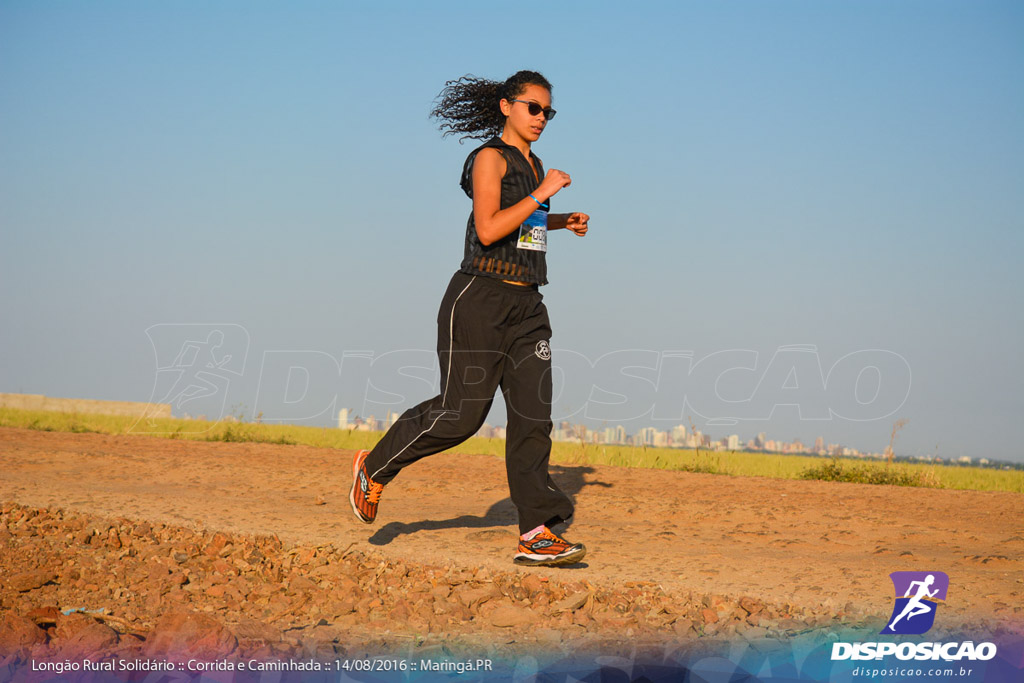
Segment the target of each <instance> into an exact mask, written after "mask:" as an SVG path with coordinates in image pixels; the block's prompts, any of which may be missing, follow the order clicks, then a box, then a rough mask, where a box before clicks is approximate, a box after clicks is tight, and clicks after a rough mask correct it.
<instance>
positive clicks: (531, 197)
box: [530, 194, 544, 206]
mask: <svg viewBox="0 0 1024 683" xmlns="http://www.w3.org/2000/svg"><path fill="white" fill-rule="evenodd" d="M530 199H532V200H533V201H535V202H537V206H544V205H543V204H541V203H540V200H539V199H537V198H536V197H534V196H533V194H530Z"/></svg>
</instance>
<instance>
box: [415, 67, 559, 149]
mask: <svg viewBox="0 0 1024 683" xmlns="http://www.w3.org/2000/svg"><path fill="white" fill-rule="evenodd" d="M528 85H539V86H541V87H544V88H547V90H548V92H551V84H550V83H549V82H548V79H546V78H544V76H542V75H541V74H539V73H537V72H536V71H517V72H516V73H514V74H512V75H511V76H509V77H508V80H506V81H505V82H500V81H489V80H487V79H486V78H477V77H476V76H473V75H471V74H467V75H465V76H463V77H462V78H459V79H457V80H454V81H448V82H446V83H445V84H444V89H443V90H442V91H441V92H440V93H439V94H438V96H437V99H436V100H435V104H434V108H433V109H432V110H431V111H430V116H431V118H435V119H439V120H440V121H441V124H440V125H439V126H438V129H439V130H440V131H441V133H442V137H447V136H449V135H454V134H459V133H462V137H460V138H459V142H460V143H461V142H462V141H463V140H465V139H466V138H479V139H486V138H491V137H494V136H496V135H501V131H502V129H504V127H505V115H504V114H502V113H501V109H500V108H498V102H500V101H501V100H503V99H505V100H512V99H515V98H516V97H519V96H520V95H522V94H523V91H524V90H526V86H528Z"/></svg>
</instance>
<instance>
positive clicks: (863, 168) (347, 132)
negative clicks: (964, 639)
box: [0, 1, 1024, 461]
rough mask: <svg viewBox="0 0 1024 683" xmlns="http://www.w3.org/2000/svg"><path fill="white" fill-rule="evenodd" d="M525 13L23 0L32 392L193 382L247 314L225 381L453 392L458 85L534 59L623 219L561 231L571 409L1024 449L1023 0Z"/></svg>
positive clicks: (300, 398) (582, 166) (22, 154)
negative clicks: (185, 369) (680, 356)
mask: <svg viewBox="0 0 1024 683" xmlns="http://www.w3.org/2000/svg"><path fill="white" fill-rule="evenodd" d="M521 11H522V13H523V16H522V17H521V18H516V17H514V16H513V14H514V10H513V9H512V8H509V7H508V6H505V5H501V6H498V5H495V6H493V7H491V6H487V5H479V4H477V3H431V4H429V5H427V4H424V5H416V6H411V7H406V6H405V5H404V4H397V3H369V2H367V3H327V2H323V3H320V2H296V3H289V4H288V5H284V4H276V3H275V4H272V3H259V2H257V3H251V2H247V3H242V2H217V3H198V2H177V3H129V2H123V3H122V2H97V3H87V4H85V3H47V4H43V3H34V2H9V1H7V2H0V122H2V125H0V230H2V233H3V241H4V248H3V250H2V251H0V284H2V286H3V288H4V291H5V292H6V293H7V296H4V297H2V298H0V319H2V320H3V321H4V323H3V325H2V326H0V348H3V350H4V352H5V353H4V357H5V361H4V362H3V363H2V364H0V391H14V392H26V393H43V394H47V395H51V396H71V397H93V398H103V399H119V400H149V399H151V398H155V399H157V400H159V399H160V398H162V396H156V394H159V393H162V392H163V385H162V384H161V382H162V381H164V379H166V375H167V373H166V372H163V371H166V370H167V368H168V367H169V366H168V362H169V361H168V360H167V359H166V356H167V354H170V355H171V357H172V358H173V356H174V352H175V350H176V349H179V348H180V347H181V342H183V341H185V340H186V338H188V339H191V337H190V336H189V335H191V334H192V333H193V332H194V333H196V334H201V335H202V336H203V338H204V339H205V335H206V333H207V332H208V331H209V330H210V329H213V328H216V327H218V326H221V327H223V329H226V330H229V332H230V331H232V330H233V331H235V332H237V334H229V335H228V341H227V343H226V346H225V348H223V349H221V353H224V352H226V349H227V347H228V346H232V347H233V351H234V353H233V356H234V359H235V360H234V362H236V363H238V362H239V359H242V358H244V361H245V362H244V364H239V365H238V366H237V367H235V369H234V370H232V371H231V372H230V373H228V374H226V375H224V377H225V384H224V386H223V387H222V390H221V391H220V393H218V394H216V395H214V396H211V397H207V399H208V401H207V404H208V405H204V406H203V411H204V412H207V413H211V414H217V412H218V411H219V410H227V409H229V408H230V407H232V406H241V409H243V410H247V411H249V412H250V413H251V412H254V411H255V410H256V409H259V408H262V409H263V412H264V414H265V417H269V418H271V419H274V418H277V419H282V420H284V419H296V420H297V419H299V418H305V419H306V421H307V422H310V423H314V424H329V423H330V422H332V420H333V417H332V415H333V414H334V413H335V411H336V409H337V408H340V407H350V408H353V409H354V410H355V412H357V413H360V414H364V415H366V414H370V413H371V412H375V414H376V415H377V417H381V416H383V414H384V412H385V411H386V410H387V409H389V408H393V409H399V410H400V409H403V408H405V407H409V406H411V405H413V404H415V403H417V402H419V401H420V400H423V399H425V398H428V397H429V396H430V395H431V392H432V390H433V388H434V387H436V379H437V378H436V367H435V368H433V370H432V369H431V367H430V365H431V363H432V362H433V363H434V364H436V359H433V349H434V347H435V344H436V334H437V330H436V316H437V307H438V305H439V303H440V300H441V296H442V294H443V292H444V289H445V286H446V284H447V281H448V279H449V278H450V276H451V274H452V272H454V271H455V270H456V269H457V267H458V264H459V261H460V260H461V255H462V241H463V235H464V231H465V220H466V216H467V215H468V213H469V210H470V204H469V200H468V199H467V198H466V197H465V196H464V195H463V194H462V192H461V190H460V189H459V188H458V184H457V183H458V177H459V173H460V171H461V167H462V163H463V160H464V159H465V156H466V154H468V152H469V151H470V150H471V149H472V148H473V143H472V141H467V142H466V143H465V144H462V145H460V144H459V143H458V141H457V140H456V139H454V138H447V139H442V138H441V136H440V134H439V133H438V131H437V129H436V124H435V123H434V122H432V121H431V120H429V118H428V112H429V110H430V108H431V104H432V102H433V99H434V97H435V96H436V95H437V93H438V92H439V91H440V89H441V88H442V87H443V86H444V83H445V81H446V80H449V79H453V78H457V77H459V76H461V75H463V74H467V73H472V74H475V75H478V76H483V77H488V78H493V79H504V78H506V77H507V76H508V75H510V74H511V73H513V72H514V71H516V70H518V69H521V68H531V69H536V70H539V71H541V72H543V73H544V74H545V75H546V76H547V77H548V79H549V80H550V81H551V82H552V83H553V84H554V91H553V96H554V97H553V99H554V106H555V108H556V109H558V112H559V113H558V117H557V118H556V119H555V120H554V121H553V122H552V123H551V125H550V126H549V127H548V129H547V130H546V131H545V133H544V136H543V137H542V139H541V140H540V141H538V142H537V143H536V145H535V146H534V151H535V152H536V153H537V154H538V155H539V156H540V157H541V158H542V159H544V161H545V164H546V166H548V167H549V168H560V169H562V170H565V171H567V172H569V173H570V174H571V175H572V177H573V185H572V186H571V187H570V188H568V189H566V190H564V191H563V192H562V193H560V194H559V195H557V196H556V197H555V198H554V199H553V202H552V204H553V210H554V211H559V210H566V211H567V210H583V211H586V212H588V213H590V214H591V216H592V223H591V230H590V234H589V235H588V236H587V237H586V238H583V239H579V238H576V237H574V236H573V235H570V234H568V233H565V234H558V233H555V234H553V235H552V236H551V244H550V247H549V252H548V268H549V279H550V281H551V283H550V285H548V286H546V287H544V288H543V289H542V292H543V293H544V295H545V302H546V304H547V305H548V309H549V312H550V315H551V319H552V326H553V329H554V334H553V337H552V340H551V345H552V348H553V352H554V356H553V359H554V362H555V365H556V367H559V365H560V359H561V360H562V361H564V362H563V363H562V365H563V366H564V367H561V375H556V392H558V393H559V398H556V401H555V405H554V415H555V419H556V420H558V419H562V418H564V419H570V420H572V421H583V422H586V423H587V424H589V425H590V426H592V427H600V426H602V424H604V425H605V426H607V425H612V424H616V423H622V424H624V425H625V426H626V428H627V430H628V431H630V432H634V431H636V429H638V428H639V427H642V426H648V425H650V426H656V427H658V428H661V429H667V428H669V427H671V426H673V425H674V424H677V423H678V422H679V421H682V422H685V423H687V424H688V417H690V416H692V417H693V419H694V421H695V423H696V424H697V426H698V427H702V426H706V425H707V424H708V421H709V420H710V421H711V425H712V426H706V431H709V432H710V433H711V434H713V435H714V436H716V437H721V436H726V435H728V434H732V433H736V434H738V435H739V436H740V437H741V439H743V440H746V439H748V438H752V437H753V436H754V435H756V434H757V433H759V432H765V433H767V435H768V436H769V438H782V439H787V440H788V439H792V438H800V439H802V440H804V441H805V442H813V440H814V439H815V438H816V437H818V436H822V437H824V439H825V441H826V443H843V444H845V445H849V446H852V447H855V448H860V449H863V450H875V451H879V450H881V449H882V448H884V446H885V445H886V444H887V443H888V441H889V434H890V431H891V429H892V424H893V422H895V421H896V420H897V419H901V418H903V419H907V420H908V423H907V425H906V427H904V428H903V430H902V431H901V432H900V434H899V437H898V440H897V448H896V450H897V452H900V453H908V454H915V453H917V454H932V453H938V454H939V455H943V456H946V457H958V456H960V455H968V456H973V457H989V458H992V457H996V458H1004V459H1011V460H1017V461H1021V460H1024V449H1022V447H1021V439H1020V437H1019V435H1018V434H1017V432H1016V425H1017V422H1018V420H1019V415H1021V414H1022V413H1024V400H1022V398H1021V392H1020V389H1019V387H1020V385H1021V383H1022V380H1024V367H1022V360H1021V354H1020V348H1022V347H1024V316H1022V314H1021V310H1024V309H1022V307H1021V303H1020V300H1021V294H1022V293H1024V275H1022V274H1021V269H1020V268H1019V267H1017V263H1016V261H1017V260H1018V259H1019V255H1020V254H1021V253H1022V249H1021V247H1022V246H1024V211H1022V200H1021V191H1020V188H1021V187H1024V79H1021V78H1020V75H1021V73H1022V66H1024V44H1022V41H1020V36H1021V35H1022V29H1024V8H1022V7H1021V6H1020V5H1019V4H1017V3H995V2H972V3H967V2H956V3H953V2H902V3H882V2H877V3H872V2H867V3H863V2H859V3H838V2H829V3H810V2H778V3H771V4H767V3H634V4H631V5H629V6H628V7H626V6H624V5H622V4H621V3H558V4H557V5H555V6H553V7H552V8H551V9H548V10H545V11H544V12H543V13H540V10H538V9H536V8H530V7H525V6H524V7H523V8H522V10H521ZM224 326H227V327H224ZM154 329H155V330H159V331H160V334H162V335H163V337H161V339H162V341H159V342H156V341H153V340H154V336H155V335H154V332H153V331H154ZM176 335H177V336H176ZM794 346H799V347H800V349H802V351H801V352H800V353H799V354H797V355H796V356H794V355H793V354H792V347H794ZM356 351H359V352H366V353H367V354H369V356H368V357H369V358H371V359H374V360H373V362H372V363H371V364H370V366H368V367H367V368H363V369H362V370H360V369H359V368H358V367H356V366H358V365H359V362H356V363H355V364H354V365H353V363H351V362H350V363H349V365H348V366H345V363H344V362H343V359H344V358H345V356H346V354H351V353H353V352H356ZM680 351H682V352H689V354H690V359H691V360H690V361H689V364H690V365H689V367H690V370H689V371H685V369H684V370H677V371H669V370H667V369H666V368H667V367H668V366H669V365H671V364H672V363H674V362H675V361H673V360H671V359H673V358H677V356H675V355H673V353H671V352H680ZM666 358H668V359H669V360H666ZM792 358H799V359H800V360H798V361H793V360H791V359H792ZM432 359H433V360H432ZM721 359H727V360H728V361H729V362H732V363H734V364H736V367H735V368H733V370H732V371H731V372H727V370H728V369H729V366H721V367H719V368H718V372H717V373H711V374H709V373H707V372H704V373H703V374H702V373H699V372H695V371H693V368H694V366H696V365H697V363H698V361H701V360H703V361H704V364H703V365H702V366H700V367H703V368H705V369H706V368H708V367H712V366H715V363H716V362H717V360H721ZM773 359H775V363H774V364H773V362H772V361H773ZM809 359H814V360H815V361H816V363H817V364H818V365H819V366H820V368H821V370H820V372H819V373H817V374H818V377H817V378H816V377H815V372H813V371H812V369H813V367H814V364H813V363H811V364H808V363H807V361H808V360H809ZM843 359H846V360H843ZM851 359H852V360H851ZM328 361H330V362H335V363H336V364H337V363H341V364H342V365H343V366H345V369H343V370H338V372H337V373H336V374H334V375H331V370H330V367H329V362H328ZM275 363H276V365H275ZM322 363H325V364H322ZM416 365H419V366H420V369H419V370H415V369H413V370H408V369H406V370H403V369H402V368H408V367H409V366H416ZM634 365H639V366H640V369H639V370H636V369H634V370H630V369H629V368H630V367H631V366H634ZM684 365H685V363H684ZM278 366H279V367H278ZM291 367H298V368H300V370H299V371H298V373H299V375H298V376H297V377H298V379H301V378H302V376H303V374H304V376H305V377H306V380H305V384H302V385H301V386H300V385H299V384H296V383H295V382H296V381H297V380H296V376H291V375H288V376H290V377H291V379H288V378H287V377H286V375H287V373H288V370H287V368H291ZM353 367H356V369H355V370H353V371H352V372H351V373H349V369H350V368H353ZM673 367H675V366H673ZM679 367H682V366H679ZM716 367H717V366H716ZM833 367H836V368H837V370H836V372H835V373H833V375H831V376H830V377H829V380H828V382H829V386H828V387H823V386H822V382H823V381H824V380H823V379H822V378H823V377H825V376H826V375H828V371H829V369H830V368H833ZM274 368H277V369H274ZM873 368H875V369H873ZM791 371H792V372H791ZM791 374H792V376H790V375H791ZM659 376H660V377H661V379H660V380H659V379H658V378H659ZM716 378H717V379H716ZM858 378H859V379H858ZM228 380H230V381H229V382H228ZM289 382H291V384H289ZM432 382H433V384H432ZM858 382H859V384H858ZM228 384H229V385H230V386H228ZM380 387H390V388H391V391H390V393H389V394H388V395H389V396H390V397H391V398H389V399H386V400H385V399H384V398H382V396H381V394H379V392H378V389H379V388H380ZM286 389H287V392H292V393H293V394H294V396H292V397H291V398H290V399H289V400H287V401H286V400H284V399H283V398H282V396H283V395H284V394H285V393H287V392H286V391H285V390H286ZM295 392H297V393H295ZM616 396H617V397H618V398H614V397H616ZM652 396H653V397H654V398H652ZM609 397H612V398H609ZM684 398H685V402H684ZM388 401H391V403H388ZM193 406H194V407H199V403H194V404H193ZM823 407H824V411H823ZM677 409H678V410H677ZM193 412H198V411H193ZM677 413H678V414H679V415H681V416H683V418H684V419H683V420H677V421H673V419H672V418H673V417H674V416H676V414H677ZM504 419H505V417H504V407H503V405H502V401H501V400H500V398H499V399H497V400H496V401H495V409H494V411H493V413H492V416H491V420H490V421H491V422H492V423H502V422H504Z"/></svg>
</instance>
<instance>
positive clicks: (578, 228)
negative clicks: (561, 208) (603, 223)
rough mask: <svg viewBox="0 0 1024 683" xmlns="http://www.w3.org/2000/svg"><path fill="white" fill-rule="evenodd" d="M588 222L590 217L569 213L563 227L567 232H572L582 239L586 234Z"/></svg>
mask: <svg viewBox="0 0 1024 683" xmlns="http://www.w3.org/2000/svg"><path fill="white" fill-rule="evenodd" d="M589 221H590V216H588V215H587V214H585V213H580V212H579V211H575V212H573V213H570V214H569V215H568V216H567V217H566V219H565V227H566V229H568V230H572V231H573V232H574V233H576V235H577V236H578V237H583V236H584V235H586V234H587V223H588V222H589Z"/></svg>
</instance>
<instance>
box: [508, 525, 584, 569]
mask: <svg viewBox="0 0 1024 683" xmlns="http://www.w3.org/2000/svg"><path fill="white" fill-rule="evenodd" d="M586 554H587V549H586V548H585V547H584V546H583V544H582V543H569V541H567V540H565V539H564V538H560V537H559V536H558V535H557V534H555V533H553V532H552V531H551V530H550V529H548V528H547V527H544V531H542V532H540V533H539V534H537V535H536V536H534V537H533V538H531V539H530V540H529V541H524V540H523V539H522V538H520V539H519V551H518V552H517V553H516V554H515V557H514V558H512V561H513V562H515V563H516V564H526V565H544V566H548V567H554V566H557V565H562V564H575V563H576V562H579V561H580V560H582V559H583V556H584V555H586Z"/></svg>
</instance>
